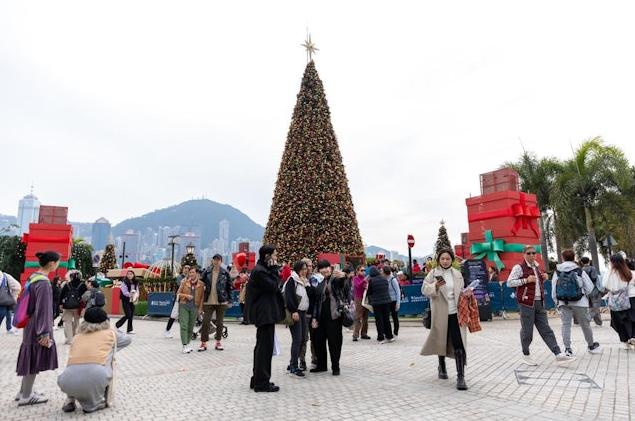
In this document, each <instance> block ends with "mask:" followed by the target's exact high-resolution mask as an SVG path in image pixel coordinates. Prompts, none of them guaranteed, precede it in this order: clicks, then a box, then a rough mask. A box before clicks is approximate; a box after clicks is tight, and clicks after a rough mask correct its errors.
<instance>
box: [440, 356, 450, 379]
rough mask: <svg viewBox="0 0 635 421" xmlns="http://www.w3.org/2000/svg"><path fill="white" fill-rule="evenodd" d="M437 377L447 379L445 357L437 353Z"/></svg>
mask: <svg viewBox="0 0 635 421" xmlns="http://www.w3.org/2000/svg"><path fill="white" fill-rule="evenodd" d="M439 378H440V379H447V378H448V371H447V370H446V368H445V357H443V356H441V355H439Z"/></svg>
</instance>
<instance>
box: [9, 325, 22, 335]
mask: <svg viewBox="0 0 635 421" xmlns="http://www.w3.org/2000/svg"><path fill="white" fill-rule="evenodd" d="M19 334H20V333H19V332H18V329H16V328H14V327H12V328H11V330H7V335H19Z"/></svg>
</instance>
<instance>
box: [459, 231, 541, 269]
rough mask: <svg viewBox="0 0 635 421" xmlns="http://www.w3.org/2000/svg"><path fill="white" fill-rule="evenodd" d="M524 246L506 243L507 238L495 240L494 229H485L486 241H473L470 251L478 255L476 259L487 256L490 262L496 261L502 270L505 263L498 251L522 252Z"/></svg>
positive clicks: (537, 249) (538, 248) (538, 247)
mask: <svg viewBox="0 0 635 421" xmlns="http://www.w3.org/2000/svg"><path fill="white" fill-rule="evenodd" d="M535 247H536V251H537V252H538V253H540V246H535ZM524 248H525V245H524V244H515V243H509V244H505V240H503V239H498V240H494V237H493V236H492V231H491V230H487V231H485V242H484V243H473V244H472V247H470V253H471V254H476V255H477V256H476V257H475V259H482V258H483V257H486V258H487V260H489V261H490V262H494V264H495V265H496V267H497V268H498V270H501V269H503V268H504V267H505V264H504V263H503V261H502V260H501V259H500V257H498V253H504V252H508V253H522V252H523V249H524Z"/></svg>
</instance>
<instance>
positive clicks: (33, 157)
mask: <svg viewBox="0 0 635 421" xmlns="http://www.w3.org/2000/svg"><path fill="white" fill-rule="evenodd" d="M634 11H635V6H633V5H632V2H626V1H624V2H581V1H572V2H568V1H558V2H553V1H548V2H540V1H534V2H522V3H521V2H515V1H500V2H492V1H472V0H469V1H435V2H423V1H412V2H399V1H394V2H385V1H382V2H376V3H374V2H370V1H332V2H331V1H320V2H304V1H271V2H265V1H238V2H211V1H202V2H190V1H180V2H176V1H174V2H161V1H132V2H130V1H125V2H124V1H109V2H86V1H77V2H69V1H60V2H49V1H41V2H39V1H38V2H36V1H21V2H8V1H2V2H1V3H0V145H1V150H2V154H1V155H0V156H1V161H0V162H1V164H2V170H1V171H2V174H3V176H2V179H3V181H2V182H1V183H0V213H3V214H8V215H17V211H18V201H19V200H20V199H21V198H22V197H23V196H24V195H26V194H28V193H29V191H30V189H31V185H32V184H33V185H34V193H35V195H36V196H37V197H38V198H39V199H40V201H41V202H42V203H43V204H45V205H57V206H68V208H69V219H70V220H72V221H77V222H93V221H95V220H96V219H98V218H99V217H102V216H103V217H105V218H107V219H108V220H109V221H110V222H111V223H112V224H113V225H115V224H117V223H119V222H121V221H122V220H124V219H126V218H128V217H133V216H140V215H142V214H145V213H148V212H151V211H153V210H155V209H161V208H165V207H168V206H171V205H174V204H177V203H180V202H182V201H185V200H189V199H193V198H201V197H205V198H208V199H211V200H214V201H216V202H220V203H225V204H229V205H231V206H234V207H236V208H238V209H240V210H241V211H243V212H244V213H246V214H247V215H248V216H249V217H250V218H252V219H253V220H254V221H255V222H257V223H259V224H261V225H263V226H264V225H266V223H267V219H268V215H269V210H270V204H271V198H272V196H273V190H274V185H275V182H276V178H277V173H278V168H279V165H280V160H281V157H282V151H283V148H284V144H285V140H286V137H287V131H288V129H289V124H290V121H291V115H292V112H293V107H294V105H295V101H296V95H297V93H298V92H299V89H300V81H301V78H302V74H303V72H304V68H305V66H306V54H305V51H304V49H303V47H301V45H300V44H302V43H303V42H304V40H305V37H306V29H307V26H308V27H309V31H310V32H311V36H312V40H313V41H314V43H315V44H316V47H317V48H318V49H319V51H318V53H317V55H316V56H315V57H314V59H315V63H316V68H317V70H318V73H319V75H320V77H321V79H322V81H323V83H324V87H325V91H326V96H327V100H328V102H329V106H330V109H331V113H332V122H333V127H334V129H335V132H336V134H337V137H338V141H339V146H340V150H341V152H342V156H343V160H344V165H345V166H346V173H347V176H348V180H349V186H350V190H351V194H352V197H353V202H354V205H355V210H356V213H357V219H358V221H359V226H360V231H361V235H362V238H363V240H364V243H365V244H367V245H371V244H372V245H379V246H382V247H385V248H388V249H391V250H398V251H400V252H401V253H406V252H407V246H406V236H407V235H408V234H413V235H414V236H415V239H416V246H415V248H414V250H413V253H414V254H415V255H424V254H427V253H429V252H430V251H431V248H432V245H433V243H434V241H435V240H436V236H437V232H438V228H439V221H440V220H441V219H443V220H445V222H446V227H447V229H448V233H449V236H450V240H451V241H452V243H453V244H456V243H458V242H459V240H460V233H461V232H465V231H467V227H468V224H467V211H466V207H465V198H467V197H470V196H478V195H479V194H480V186H479V174H481V173H485V172H489V171H493V170H495V169H497V168H498V167H499V166H500V165H501V164H502V163H503V162H505V161H510V160H516V159H517V158H518V157H519V156H520V154H521V153H522V147H523V145H524V147H525V148H526V149H528V150H531V151H535V152H537V153H538V154H539V156H547V155H548V156H555V157H559V158H562V159H565V158H567V157H570V156H571V154H572V148H575V147H577V146H578V145H579V144H580V143H581V142H582V141H584V140H585V139H587V138H589V137H594V136H598V135H599V136H602V137H603V138H604V139H605V141H606V142H607V143H608V144H612V145H615V146H618V147H620V148H622V150H624V151H625V152H626V155H627V158H628V159H629V160H630V161H631V163H635V146H634V145H635V142H634V139H635V124H633V117H634V115H635V113H634V111H635V106H634V98H635V58H634V55H633V52H634V51H635V48H634V46H633V42H634V40H635V25H633V20H632V18H633V16H634V13H633V12H634ZM521 142H522V143H521ZM230 234H231V233H230Z"/></svg>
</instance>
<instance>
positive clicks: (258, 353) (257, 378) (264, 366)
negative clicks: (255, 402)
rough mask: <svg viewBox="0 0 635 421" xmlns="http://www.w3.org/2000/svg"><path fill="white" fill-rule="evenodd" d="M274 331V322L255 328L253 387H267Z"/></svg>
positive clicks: (269, 377)
mask: <svg viewBox="0 0 635 421" xmlns="http://www.w3.org/2000/svg"><path fill="white" fill-rule="evenodd" d="M275 331H276V325H275V324H268V325H262V326H260V327H258V328H257V329H256V346H255V347H254V365H253V384H254V388H255V389H266V388H267V387H269V379H271V358H272V357H273V341H274V333H275Z"/></svg>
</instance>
